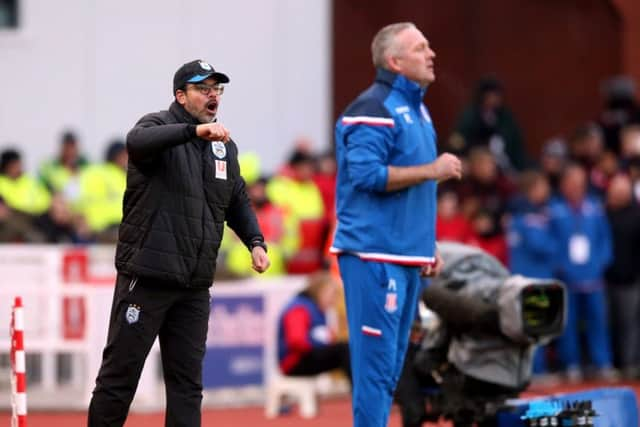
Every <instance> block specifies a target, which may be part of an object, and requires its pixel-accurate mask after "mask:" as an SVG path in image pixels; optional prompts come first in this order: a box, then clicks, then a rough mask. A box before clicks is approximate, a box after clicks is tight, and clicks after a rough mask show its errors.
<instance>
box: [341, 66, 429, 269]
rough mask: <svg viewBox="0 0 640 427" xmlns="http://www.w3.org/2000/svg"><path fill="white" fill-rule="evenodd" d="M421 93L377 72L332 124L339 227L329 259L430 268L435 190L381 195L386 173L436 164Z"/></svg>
mask: <svg viewBox="0 0 640 427" xmlns="http://www.w3.org/2000/svg"><path fill="white" fill-rule="evenodd" d="M424 92H425V89H422V88H420V87H419V86H418V85H417V84H416V83H414V82H412V81H410V80H408V79H407V78H405V77H404V76H401V75H397V74H394V73H392V72H390V71H386V70H382V69H379V70H378V72H377V76H376V80H375V82H374V84H373V85H372V86H371V87H369V88H368V89H367V90H366V91H364V92H363V93H362V94H361V95H360V96H359V97H358V98H357V99H356V100H355V101H354V102H353V103H352V104H351V105H350V106H349V107H348V108H347V109H346V110H345V112H344V114H343V115H342V116H341V117H340V118H339V119H338V122H337V124H336V156H337V160H338V178H337V194H336V199H337V217H338V225H337V229H336V233H335V238H334V241H333V247H332V251H333V252H334V253H337V252H350V253H353V254H356V255H357V256H359V257H360V258H361V259H365V260H375V261H382V262H392V263H397V264H403V265H423V264H426V263H429V262H432V261H433V256H434V250H435V221H436V182H435V181H426V182H423V183H421V184H418V185H415V186H412V187H410V188H406V189H403V190H399V191H394V192H387V191H385V187H386V185H387V166H389V165H392V166H414V165H420V164H424V163H431V162H433V161H434V160H435V159H436V156H437V150H436V135H435V130H434V128H433V123H432V122H431V117H430V116H429V112H428V110H427V108H426V107H425V105H424V104H423V102H422V98H423V96H424Z"/></svg>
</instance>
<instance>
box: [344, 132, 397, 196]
mask: <svg viewBox="0 0 640 427" xmlns="http://www.w3.org/2000/svg"><path fill="white" fill-rule="evenodd" d="M349 127H352V129H346V132H345V139H344V143H345V151H346V161H347V171H348V174H349V179H350V180H351V182H352V183H353V186H354V187H355V188H357V189H358V190H361V191H370V192H384V191H385V190H386V187H387V179H388V175H389V172H388V169H387V167H388V161H389V153H390V152H391V149H392V148H393V143H394V133H393V129H392V128H390V127H387V126H375V125H367V124H354V125H349Z"/></svg>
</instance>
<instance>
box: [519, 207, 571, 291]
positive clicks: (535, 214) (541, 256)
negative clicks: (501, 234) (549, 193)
mask: <svg viewBox="0 0 640 427" xmlns="http://www.w3.org/2000/svg"><path fill="white" fill-rule="evenodd" d="M507 243H508V244H509V264H510V265H509V267H510V269H511V271H512V272H513V273H514V274H522V275H523V276H527V277H539V278H541V279H551V278H553V277H554V269H555V263H556V258H557V253H558V244H557V240H556V238H555V236H554V235H553V233H552V232H551V218H550V215H549V209H548V206H547V205H546V204H545V205H544V206H534V205H532V204H531V203H529V202H527V201H523V202H522V205H521V206H520V207H519V209H518V210H517V211H516V212H513V213H512V215H511V220H510V221H509V226H508V232H507Z"/></svg>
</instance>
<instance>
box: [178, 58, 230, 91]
mask: <svg viewBox="0 0 640 427" xmlns="http://www.w3.org/2000/svg"><path fill="white" fill-rule="evenodd" d="M209 77H213V78H214V79H216V81H217V82H218V83H229V77H227V75H226V74H224V73H220V72H218V71H216V70H214V68H213V67H212V66H211V64H209V63H208V62H207V61H203V60H201V59H196V60H195V61H191V62H187V63H186V64H183V65H182V67H180V68H178V71H176V73H175V74H174V75H173V94H174V95H175V93H176V91H177V90H178V89H182V88H184V86H185V85H186V84H187V83H199V82H201V81H203V80H206V79H208V78H209Z"/></svg>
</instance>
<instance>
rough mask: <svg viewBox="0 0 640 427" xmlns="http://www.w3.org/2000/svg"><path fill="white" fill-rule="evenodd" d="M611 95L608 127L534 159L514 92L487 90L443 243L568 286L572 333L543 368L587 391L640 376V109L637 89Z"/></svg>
mask: <svg viewBox="0 0 640 427" xmlns="http://www.w3.org/2000/svg"><path fill="white" fill-rule="evenodd" d="M606 88H607V91H606V100H605V106H604V109H603V111H602V113H601V115H600V117H596V118H591V119H592V120H591V121H589V119H590V118H585V122H584V123H576V128H575V131H573V132H571V133H570V134H568V135H565V136H562V137H557V138H554V139H552V140H550V141H547V142H545V143H544V144H543V146H542V150H541V153H540V155H539V156H531V155H528V154H527V150H526V149H525V146H524V145H523V140H522V136H521V135H522V133H521V132H520V130H519V126H518V124H517V121H516V119H515V117H514V115H513V114H512V113H511V112H510V111H509V109H508V107H507V106H506V104H505V102H504V93H503V88H502V86H501V85H500V83H499V82H497V81H496V80H495V79H491V78H489V79H485V80H483V81H481V82H480V84H479V85H478V89H477V91H476V94H475V96H474V98H473V101H472V103H471V105H470V106H469V107H468V108H467V109H465V111H464V112H463V113H462V114H461V116H460V118H459V120H458V122H457V125H456V129H455V131H454V133H453V135H452V137H451V138H450V139H449V140H448V145H449V149H450V150H452V151H455V152H457V153H458V154H460V155H461V157H462V158H464V162H465V165H466V167H465V173H464V175H463V179H462V180H461V181H460V182H454V183H447V184H446V185H443V186H441V187H440V188H439V196H438V216H439V218H438V238H439V239H440V240H455V241H460V242H464V243H468V244H471V245H476V246H479V247H481V248H483V249H484V250H486V251H487V252H489V253H491V254H492V255H494V256H495V257H496V258H497V259H499V260H500V261H501V262H502V263H504V264H505V265H506V266H507V267H509V268H510V269H511V270H512V271H513V272H514V273H516V274H523V275H526V276H530V277H540V278H553V279H558V280H561V281H563V282H564V283H565V284H566V286H567V290H568V314H567V326H566V330H565V332H564V334H563V335H562V336H561V337H559V339H558V340H557V341H556V342H555V343H554V345H553V346H551V347H549V348H543V349H541V350H540V351H539V353H538V354H537V355H536V357H535V366H534V370H535V372H536V373H538V374H544V373H546V372H549V371H550V370H556V369H558V370H560V371H562V372H563V373H564V374H565V375H566V377H567V378H568V379H569V380H575V381H578V380H581V379H582V378H583V377H584V376H585V375H593V376H595V377H597V378H601V379H607V380H611V379H617V378H618V377H619V376H620V375H619V373H621V374H622V376H623V377H625V378H637V377H638V368H639V367H640V339H639V338H638V336H637V324H638V322H639V321H640V232H639V230H640V208H639V207H638V206H639V205H638V203H639V202H640V107H639V106H638V103H637V101H636V99H635V96H634V92H633V90H632V89H633V88H632V86H631V84H630V82H629V81H628V80H626V79H623V78H618V79H613V80H611V81H610V82H609V84H608V86H607V87H606ZM614 367H617V368H620V369H619V370H616V369H614Z"/></svg>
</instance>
